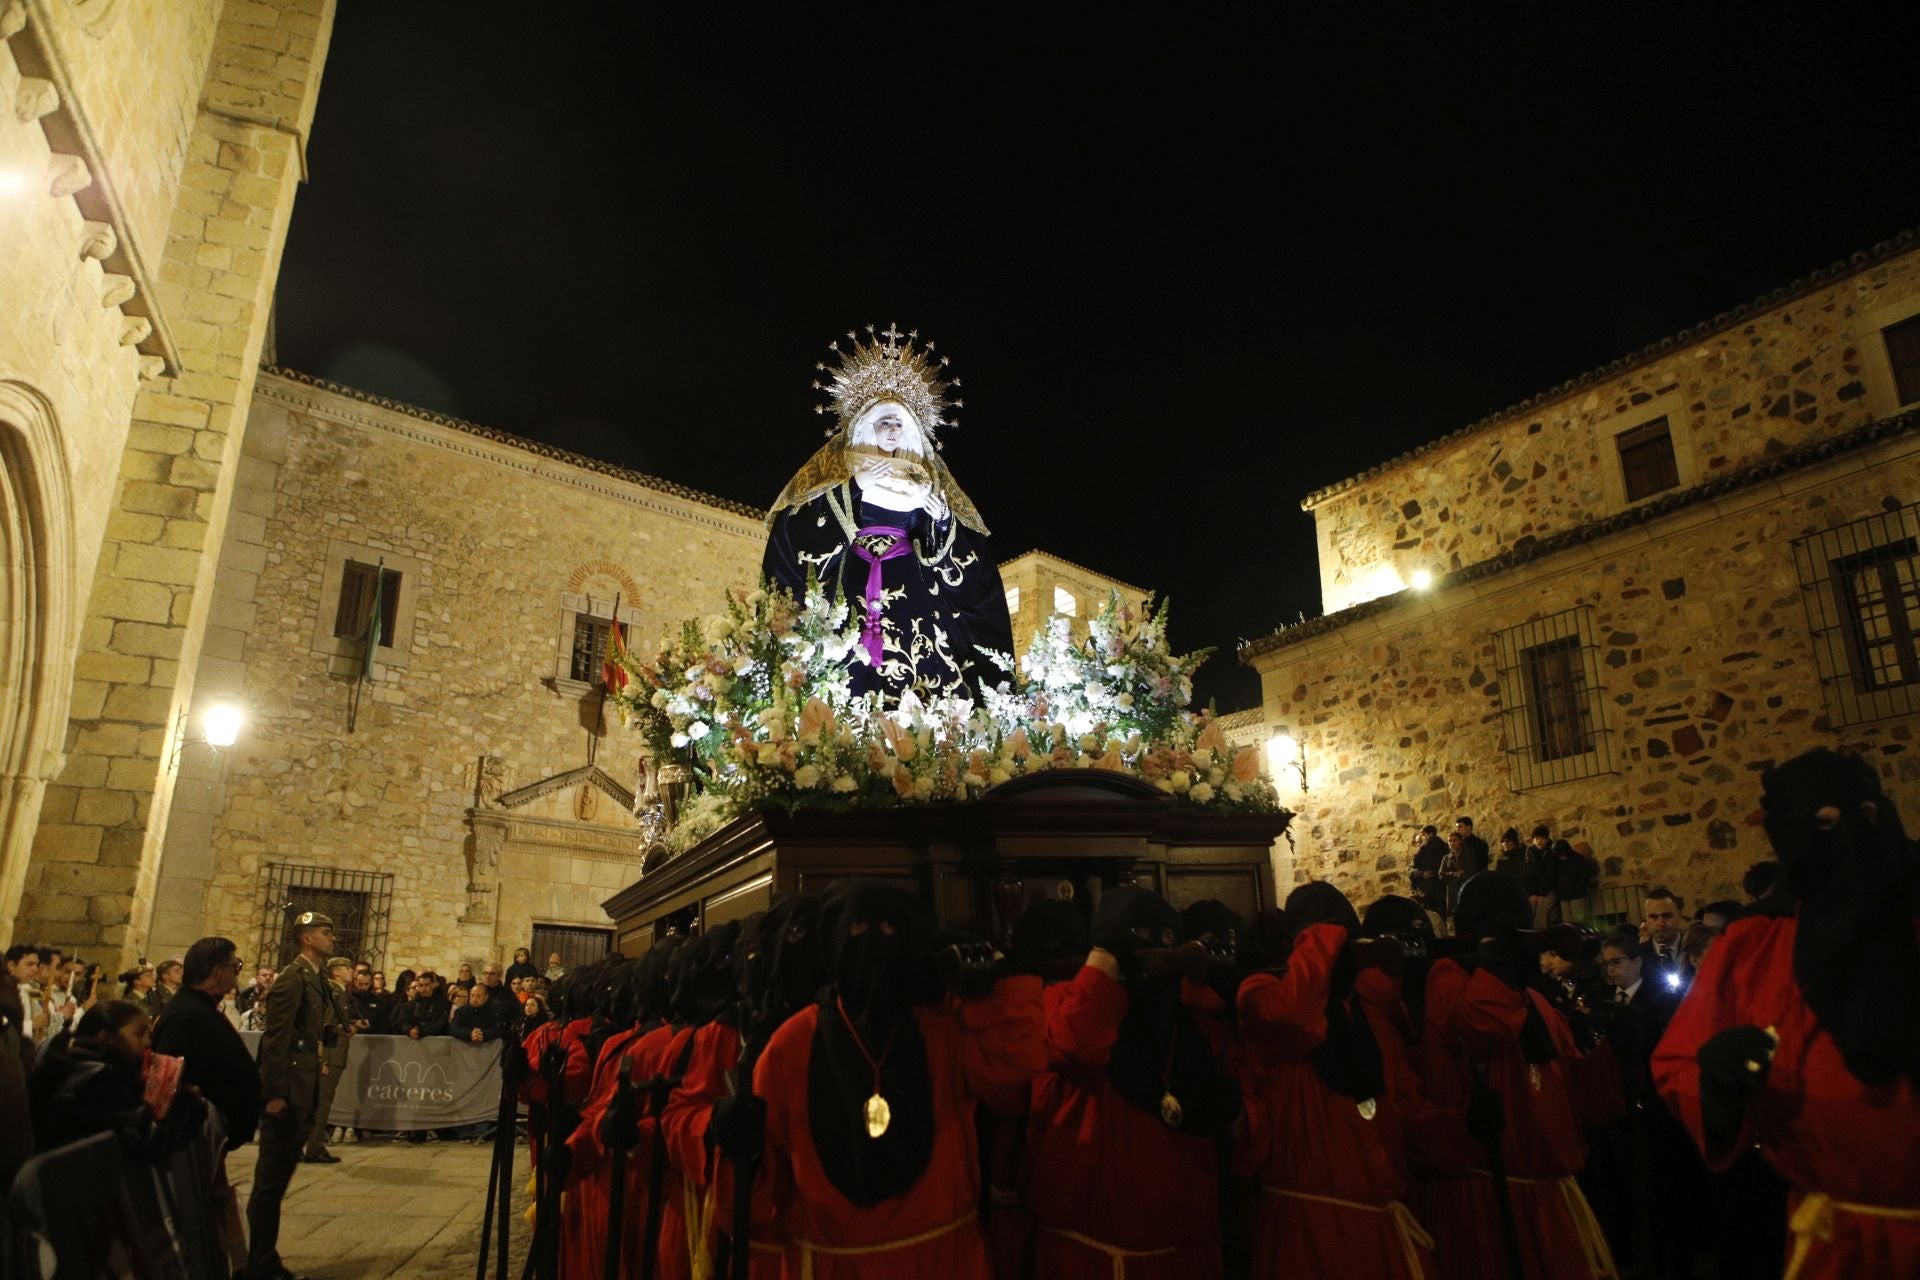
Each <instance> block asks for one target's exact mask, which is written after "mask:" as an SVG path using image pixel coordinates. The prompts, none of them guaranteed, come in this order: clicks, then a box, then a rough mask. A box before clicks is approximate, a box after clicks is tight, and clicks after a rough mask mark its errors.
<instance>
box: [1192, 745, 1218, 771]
mask: <svg viewBox="0 0 1920 1280" xmlns="http://www.w3.org/2000/svg"><path fill="white" fill-rule="evenodd" d="M1193 762H1194V764H1196V765H1198V766H1199V767H1200V768H1202V769H1204V768H1206V767H1207V766H1208V765H1210V764H1212V763H1213V748H1212V747H1201V748H1199V749H1198V750H1196V751H1195V752H1194V753H1193Z"/></svg>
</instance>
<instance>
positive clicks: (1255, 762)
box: [1233, 747, 1260, 782]
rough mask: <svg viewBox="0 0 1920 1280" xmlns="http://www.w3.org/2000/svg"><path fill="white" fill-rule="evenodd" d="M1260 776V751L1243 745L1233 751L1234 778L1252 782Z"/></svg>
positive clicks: (1238, 780)
mask: <svg viewBox="0 0 1920 1280" xmlns="http://www.w3.org/2000/svg"><path fill="white" fill-rule="evenodd" d="M1259 776H1260V753H1259V752H1258V751H1255V750H1254V749H1253V748H1252V747H1242V748H1240V749H1239V750H1238V751H1236V752H1234V753H1233V780H1234V781H1235V782H1252V781H1253V780H1254V779H1255V778H1257V777H1259Z"/></svg>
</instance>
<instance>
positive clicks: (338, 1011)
mask: <svg viewBox="0 0 1920 1280" xmlns="http://www.w3.org/2000/svg"><path fill="white" fill-rule="evenodd" d="M352 973H353V961H351V960H349V959H347V958H346V957H345V956H335V957H333V958H332V959H331V960H329V961H327V1005H326V1012H325V1014H324V1015H323V1017H322V1019H321V1025H320V1101H319V1104H318V1105H317V1106H316V1107H315V1108H314V1113H313V1128H312V1129H311V1130H309V1131H308V1133H307V1146H306V1154H305V1155H304V1156H303V1157H302V1159H304V1160H305V1161H306V1162H307V1163H308V1164H339V1163H340V1157H339V1156H337V1155H335V1154H333V1152H331V1151H329V1150H327V1134H328V1132H329V1129H330V1126H329V1125H328V1124H327V1116H328V1114H329V1113H330V1112H332V1110H333V1091H334V1090H335V1089H336V1088H338V1087H339V1085H340V1073H341V1072H343V1071H345V1070H346V1069H347V1046H348V1043H349V1042H350V1041H351V1040H352V1039H353V1032H354V1020H353V1012H352V1010H351V1009H350V1008H348V1006H347V979H348V978H349V977H350V976H351V975H352Z"/></svg>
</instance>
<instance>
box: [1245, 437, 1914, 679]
mask: <svg viewBox="0 0 1920 1280" xmlns="http://www.w3.org/2000/svg"><path fill="white" fill-rule="evenodd" d="M1917 429H1920V409H1909V410H1907V411H1906V412H1905V413H1901V414H1897V415H1895V416H1893V417H1891V418H1881V419H1880V420H1878V421H1876V422H1869V423H1867V424H1866V425H1864V426H1861V427H1857V428H1855V429H1854V430H1852V431H1849V432H1847V433H1846V434H1845V435H1839V436H1832V437H1830V438H1828V439H1825V440H1816V441H1814V442H1813V443H1812V444H1806V445H1802V446H1800V447H1799V448H1798V449H1789V450H1787V451H1786V452H1784V453H1780V454H1776V455H1775V456H1774V457H1771V458H1766V459H1763V460H1762V461H1760V462H1757V463H1755V464H1753V465H1752V466H1750V467H1745V468H1742V469H1741V470H1739V471H1732V472H1728V473H1727V474H1726V475H1722V476H1716V477H1714V478H1713V479H1711V480H1708V481H1706V482H1705V483H1703V484H1697V485H1695V486H1693V487H1692V488H1691V489H1683V490H1680V491H1679V492H1677V493H1670V494H1667V495H1665V496H1664V497H1660V498H1655V499H1654V500H1653V501H1651V502H1646V503H1642V504H1641V505H1640V506H1637V507H1633V508H1631V509H1629V510H1626V511H1621V512H1618V513H1617V514H1615V515H1611V516H1608V517H1606V518H1605V519H1602V520H1592V521H1589V522H1588V523H1586V524H1583V525H1578V526H1576V527H1574V528H1572V529H1568V530H1566V531H1564V532H1562V533H1556V534H1552V535H1550V536H1548V537H1545V538H1540V539H1538V540H1533V541H1528V540H1525V539H1523V540H1522V541H1521V542H1519V543H1517V544H1515V545H1514V546H1513V547H1512V548H1510V549H1508V550H1506V551H1503V552H1501V553H1500V554H1499V555H1497V556H1489V557H1488V558H1487V559H1485V560H1479V561H1475V562H1474V563H1473V564H1470V565H1467V566H1466V567H1464V568H1461V569H1455V570H1454V571H1453V572H1452V573H1449V574H1446V575H1444V576H1442V577H1439V578H1436V579H1435V581H1434V584H1433V586H1434V588H1435V589H1437V588H1439V587H1440V586H1442V585H1446V584H1454V583H1466V582H1477V581H1479V580H1481V579H1483V578H1491V577H1494V576H1495V575H1497V574H1501V573H1505V572H1506V571H1507V570H1509V569H1513V568H1517V567H1519V566H1520V565H1523V564H1527V563H1530V562H1532V561H1534V560H1540V559H1544V558H1545V557H1547V556H1550V555H1553V554H1554V553H1556V552H1559V551H1564V550H1566V549H1567V548H1568V547H1576V546H1579V545H1581V544H1582V543H1586V542H1592V541H1594V540H1595V539H1598V538H1603V537H1605V536H1607V535H1608V534H1610V533H1616V532H1618V531H1619V530H1621V529H1628V528H1632V527H1633V526H1634V525H1638V524H1645V523H1647V522H1648V521H1651V520H1657V519H1659V518H1660V517H1661V516H1664V515H1668V514H1670V513H1672V512H1675V511H1679V510H1682V509H1683V508H1686V507H1690V506H1693V505H1694V504H1696V503H1699V502H1705V501H1708V500H1709V499H1712V498H1718V497H1721V496H1723V495H1725V494H1729V493H1733V492H1736V491H1738V490H1740V489H1745V488H1747V487H1748V486H1750V485H1755V484H1758V483H1760V482H1761V481H1763V480H1771V479H1773V478H1775V477H1777V476H1782V475H1786V474H1787V473H1789V472H1792V471H1798V470H1800V469H1801V468H1802V467H1808V466H1812V465H1814V464H1815V463H1819V462H1824V461H1826V460H1827V459H1828V458H1833V457H1838V456H1840V455H1841V454H1845V453H1852V452H1854V451H1855V450H1857V449H1864V448H1866V447H1868V446H1869V445H1874V444H1878V443H1879V442H1881V441H1882V440H1891V439H1893V438H1894V437H1896V436H1901V435H1906V434H1907V433H1909V432H1912V431H1915V430H1917ZM1405 595H1406V592H1405V591H1404V590H1403V591H1396V592H1393V593H1392V594H1391V595H1384V596H1380V597H1378V598H1376V599H1373V600H1366V601H1363V602H1361V603H1360V604H1356V605H1351V606H1349V607H1348V608H1345V609H1342V610H1340V611H1339V612H1337V613H1328V614H1322V615H1321V616H1320V617H1318V618H1312V619H1309V620H1308V621H1306V622H1302V623H1299V624H1297V625H1295V626H1291V627H1282V628H1280V629H1279V630H1277V631H1274V632H1271V633H1270V634H1268V635H1264V636H1259V637H1257V638H1255V639H1252V640H1248V641H1245V642H1243V643H1242V644H1241V645H1240V648H1239V657H1240V661H1241V662H1243V663H1248V664H1249V665H1251V661H1250V660H1251V659H1253V658H1257V657H1260V656H1261V655H1262V654H1267V653H1273V652H1275V651H1276V650H1279V649H1285V648H1288V647H1290V646H1292V645H1296V644H1299V643H1301V642H1302V641H1305V640H1311V639H1312V638H1313V637H1315V636H1321V635H1326V634H1327V633H1329V632H1332V631H1338V630H1339V629H1340V628H1342V627H1344V626H1346V625H1347V624H1348V623H1352V622H1358V621H1360V620H1361V619H1362V618H1371V617H1373V616H1374V615H1376V614H1381V613H1385V612H1386V611H1387V610H1389V609H1391V608H1393V607H1394V606H1395V605H1397V604H1400V603H1402V597H1403V596H1405Z"/></svg>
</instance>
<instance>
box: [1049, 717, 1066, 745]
mask: <svg viewBox="0 0 1920 1280" xmlns="http://www.w3.org/2000/svg"><path fill="white" fill-rule="evenodd" d="M1047 732H1048V733H1050V734H1052V735H1053V745H1054V746H1056V747H1058V746H1064V745H1066V741H1067V726H1065V725H1064V724H1061V723H1060V722H1059V721H1058V720H1056V721H1054V722H1053V723H1052V724H1050V725H1048V726H1047Z"/></svg>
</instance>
